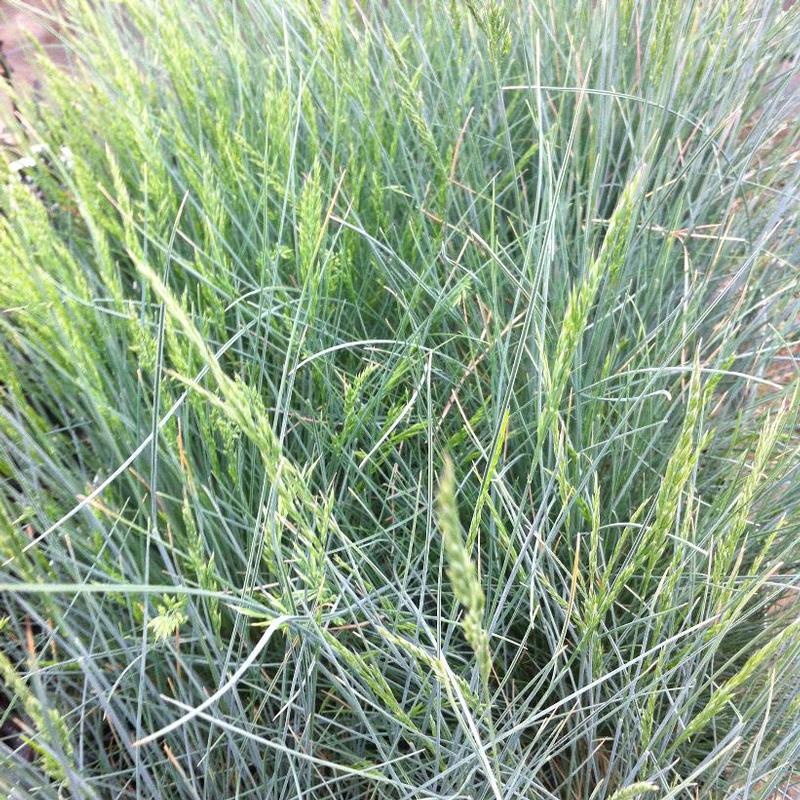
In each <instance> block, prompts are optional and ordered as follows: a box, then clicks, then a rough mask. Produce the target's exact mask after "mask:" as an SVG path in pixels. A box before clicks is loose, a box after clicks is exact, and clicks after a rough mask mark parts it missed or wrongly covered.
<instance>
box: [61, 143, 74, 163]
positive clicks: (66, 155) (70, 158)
mask: <svg viewBox="0 0 800 800" xmlns="http://www.w3.org/2000/svg"><path fill="white" fill-rule="evenodd" d="M58 154H59V157H60V158H61V163H62V164H63V165H64V166H65V167H66V168H67V169H74V168H75V156H74V155H73V154H72V150H70V149H69V147H66V146H64V147H62V148H61V149H60V150H59V151H58Z"/></svg>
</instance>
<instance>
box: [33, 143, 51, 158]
mask: <svg viewBox="0 0 800 800" xmlns="http://www.w3.org/2000/svg"><path fill="white" fill-rule="evenodd" d="M46 151H47V145H46V144H35V145H34V146H33V147H31V153H33V154H34V155H35V156H38V155H39V153H44V152H46Z"/></svg>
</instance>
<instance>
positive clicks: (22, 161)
mask: <svg viewBox="0 0 800 800" xmlns="http://www.w3.org/2000/svg"><path fill="white" fill-rule="evenodd" d="M35 166H36V161H35V160H34V159H33V158H31V157H30V156H22V158H18V159H17V160H16V161H12V162H11V163H10V164H9V165H8V168H9V169H10V170H11V171H12V172H22V170H23V169H30V168H31V167H35Z"/></svg>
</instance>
